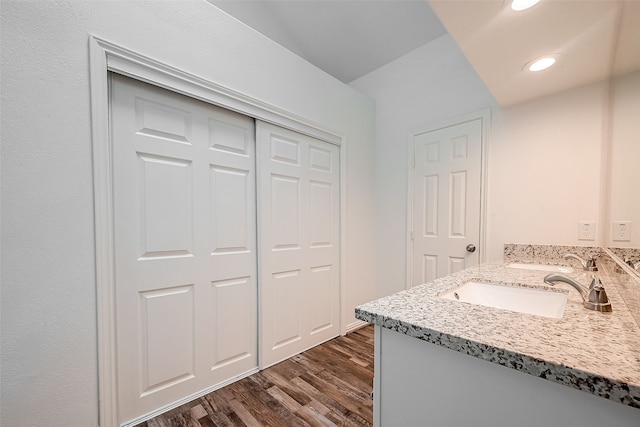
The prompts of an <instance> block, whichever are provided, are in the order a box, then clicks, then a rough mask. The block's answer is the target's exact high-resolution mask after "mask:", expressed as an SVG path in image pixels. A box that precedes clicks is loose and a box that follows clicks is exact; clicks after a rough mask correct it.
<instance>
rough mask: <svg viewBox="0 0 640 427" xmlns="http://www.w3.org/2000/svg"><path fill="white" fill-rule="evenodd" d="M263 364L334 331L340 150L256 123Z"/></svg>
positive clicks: (337, 289)
mask: <svg viewBox="0 0 640 427" xmlns="http://www.w3.org/2000/svg"><path fill="white" fill-rule="evenodd" d="M257 128H258V132H257V139H258V146H259V154H258V156H259V162H258V164H259V183H260V184H259V189H258V200H259V204H260V206H259V207H260V209H259V212H260V215H259V220H258V221H259V233H260V278H261V283H260V309H261V314H260V319H261V322H260V325H261V335H260V337H261V353H260V364H261V367H262V368H264V367H267V366H269V365H272V364H274V363H277V362H279V361H281V360H283V359H286V358H288V357H290V356H292V355H294V354H297V353H299V352H301V351H303V350H306V349H308V348H310V347H313V346H315V345H317V344H320V343H322V342H324V341H326V340H328V339H331V338H333V337H335V336H337V335H338V334H339V308H340V307H339V306H340V275H339V271H340V268H339V259H340V245H339V236H340V230H339V228H340V221H339V213H340V170H339V169H340V168H339V164H340V160H339V148H338V147H336V146H335V145H332V144H329V143H327V142H324V141H321V140H318V139H315V138H312V137H309V136H305V135H302V134H299V133H296V132H293V131H290V130H287V129H283V128H280V127H278V126H275V125H271V124H267V123H263V122H259V121H258V122H257Z"/></svg>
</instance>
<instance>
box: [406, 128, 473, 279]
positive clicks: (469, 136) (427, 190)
mask: <svg viewBox="0 0 640 427" xmlns="http://www.w3.org/2000/svg"><path fill="white" fill-rule="evenodd" d="M413 146H414V150H415V151H414V155H415V169H414V180H413V182H414V194H413V233H412V235H413V274H412V285H413V286H415V285H418V284H421V283H426V282H429V281H432V280H434V279H436V278H439V277H442V276H446V275H448V274H451V273H454V272H456V271H459V270H462V269H464V268H467V267H470V266H473V265H476V264H478V259H479V249H480V244H479V243H480V242H479V240H480V206H481V204H480V200H481V199H480V191H481V182H482V175H481V171H482V167H481V165H482V120H481V119H476V120H472V121H468V122H465V123H461V124H458V125H455V126H450V127H446V128H442V129H437V130H433V131H430V132H424V133H419V134H416V135H414V137H413ZM468 245H471V246H468ZM467 247H469V250H467ZM471 250H473V251H471Z"/></svg>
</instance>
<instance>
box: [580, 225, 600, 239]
mask: <svg viewBox="0 0 640 427" xmlns="http://www.w3.org/2000/svg"><path fill="white" fill-rule="evenodd" d="M578 240H596V223H595V221H580V222H578Z"/></svg>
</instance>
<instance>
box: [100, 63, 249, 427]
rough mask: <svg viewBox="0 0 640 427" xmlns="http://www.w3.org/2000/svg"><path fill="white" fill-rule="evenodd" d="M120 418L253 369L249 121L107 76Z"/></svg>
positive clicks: (132, 416)
mask: <svg viewBox="0 0 640 427" xmlns="http://www.w3.org/2000/svg"><path fill="white" fill-rule="evenodd" d="M111 117H112V119H111V120H112V121H111V130H112V144H113V168H112V170H113V197H114V212H113V214H114V224H115V236H114V238H115V283H116V285H115V286H116V295H115V301H116V313H115V317H116V329H117V332H116V347H117V361H116V363H117V383H118V389H117V390H118V391H117V392H118V397H117V400H118V413H119V421H120V423H127V422H129V421H131V420H135V419H139V418H140V417H142V416H144V415H145V414H148V413H151V412H153V411H156V410H158V409H161V408H163V407H166V406H167V405H171V404H174V403H175V402H179V401H181V400H182V399H185V398H188V397H189V396H192V395H194V394H196V393H200V392H202V391H204V390H207V389H211V388H214V386H216V385H217V384H220V383H222V382H225V381H227V380H229V379H232V378H234V377H236V376H239V375H242V374H244V373H247V372H249V371H252V370H255V369H256V368H257V364H258V360H257V350H258V345H257V279H256V270H257V261H256V260H257V255H256V217H255V212H256V206H255V200H256V191H255V190H256V189H255V182H256V179H255V127H254V120H253V119H251V118H249V117H245V116H242V115H240V114H236V113H233V112H230V111H227V110H224V109H222V108H218V107H216V106H213V105H210V104H207V103H204V102H201V101H198V100H195V99H192V98H189V97H186V96H183V95H179V94H176V93H173V92H170V91H167V90H164V89H160V88H158V87H155V86H151V85H148V84H145V83H142V82H139V81H136V80H133V79H129V78H126V77H123V76H119V75H115V74H114V75H112V76H111Z"/></svg>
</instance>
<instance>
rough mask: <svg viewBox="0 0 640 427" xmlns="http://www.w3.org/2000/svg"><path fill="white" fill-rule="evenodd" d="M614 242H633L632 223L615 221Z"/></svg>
mask: <svg viewBox="0 0 640 427" xmlns="http://www.w3.org/2000/svg"><path fill="white" fill-rule="evenodd" d="M613 240H615V241H616V242H630V241H631V221H613Z"/></svg>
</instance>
